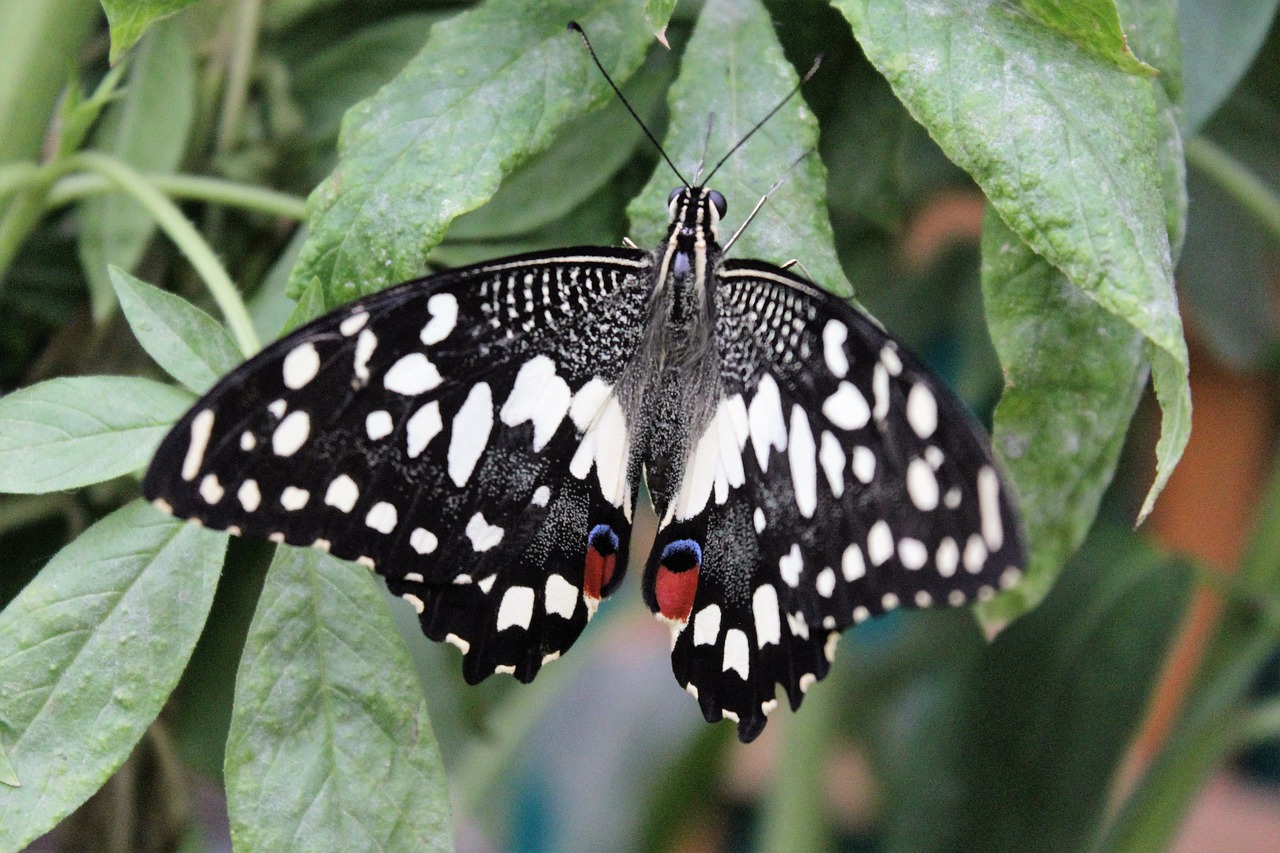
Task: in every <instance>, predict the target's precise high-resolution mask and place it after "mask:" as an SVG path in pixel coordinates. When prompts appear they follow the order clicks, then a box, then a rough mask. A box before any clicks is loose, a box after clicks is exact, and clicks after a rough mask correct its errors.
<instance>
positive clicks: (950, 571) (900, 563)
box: [645, 261, 1026, 740]
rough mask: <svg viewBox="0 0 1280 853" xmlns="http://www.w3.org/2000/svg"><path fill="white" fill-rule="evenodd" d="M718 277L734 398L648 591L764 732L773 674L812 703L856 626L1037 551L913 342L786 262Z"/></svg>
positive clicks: (688, 649)
mask: <svg viewBox="0 0 1280 853" xmlns="http://www.w3.org/2000/svg"><path fill="white" fill-rule="evenodd" d="M714 281H715V308H716V346H717V350H718V358H719V364H720V370H721V375H720V377H719V380H720V381H719V402H718V405H717V407H716V409H715V413H714V414H713V415H712V417H711V420H710V424H709V426H707V428H706V429H705V430H704V431H703V433H702V434H701V435H700V436H694V437H693V440H692V446H691V448H690V457H689V461H688V464H687V465H686V467H685V474H684V480H683V482H682V483H681V487H680V490H679V493H678V494H677V495H676V497H675V498H674V500H672V501H671V502H670V504H669V505H668V506H666V507H660V508H659V511H660V517H661V524H662V526H661V528H660V532H659V534H658V538H657V542H656V543H655V545H654V549H653V552H652V554H651V555H650V558H649V560H648V564H647V566H646V573H645V598H646V601H647V602H648V604H649V606H650V607H651V608H652V609H653V610H655V611H657V612H659V613H660V614H661V615H664V616H666V617H667V618H668V621H670V622H671V623H672V628H673V632H675V636H674V645H673V650H672V664H673V668H674V670H675V675H676V678H677V679H678V680H679V681H680V683H681V684H682V685H684V686H685V687H686V688H687V689H688V690H689V692H690V693H692V694H694V695H695V696H696V697H697V698H698V701H699V704H700V705H701V708H702V710H703V713H704V715H705V716H706V717H707V719H708V720H717V719H720V718H721V717H722V716H724V717H728V718H730V719H735V720H737V721H738V729H739V734H740V735H741V737H742V738H743V739H744V740H750V739H752V738H754V737H755V736H756V735H757V734H758V733H759V732H760V730H761V729H762V728H763V727H764V724H765V715H766V714H767V713H768V712H769V711H770V710H772V709H773V708H774V707H776V705H777V701H776V699H775V690H776V688H775V684H781V685H782V686H783V689H784V690H785V692H786V695H787V698H788V700H789V701H790V704H791V706H792V707H793V708H795V707H797V706H798V705H799V704H800V701H801V699H802V697H803V694H804V693H805V691H806V690H807V689H808V688H809V686H810V685H811V684H813V683H814V682H815V681H817V680H819V679H821V678H823V677H824V676H825V675H826V673H827V671H828V668H829V665H830V661H831V659H832V657H833V654H834V650H835V644H836V640H837V639H838V638H839V635H840V632H841V631H843V630H844V629H846V628H848V627H849V626H850V625H852V624H854V623H857V622H861V621H862V620H864V619H866V618H868V617H870V616H872V615H876V614H879V613H883V612H886V611H889V610H893V609H896V608H899V607H929V606H932V605H958V604H963V603H966V602H969V601H972V600H975V599H981V598H986V597H988V596H990V595H991V594H993V593H994V591H995V590H997V589H999V588H1002V587H1005V586H1008V585H1010V584H1011V583H1013V582H1015V581H1016V580H1017V579H1018V577H1019V576H1020V573H1021V570H1022V569H1023V567H1025V565H1026V555H1025V551H1024V547H1023V544H1022V540H1021V532H1020V530H1019V527H1018V521H1017V516H1016V514H1015V512H1014V510H1013V505H1012V503H1011V501H1010V499H1009V496H1008V494H1007V491H1006V489H1005V487H1004V485H1003V481H1002V479H1001V477H1000V475H999V473H998V470H997V468H996V466H995V463H994V462H993V461H992V458H991V453H990V449H989V445H988V442H987V439H986V437H985V435H984V434H983V433H982V431H981V429H980V428H979V427H978V426H977V425H976V424H975V423H974V422H973V418H972V416H971V415H969V414H968V412H967V411H966V410H965V409H964V408H963V405H962V404H961V403H960V402H959V401H958V400H957V399H956V398H955V396H954V395H953V394H952V393H951V392H950V391H949V390H948V389H947V388H946V387H945V386H944V385H943V384H942V383H941V382H940V381H939V380H938V379H937V378H936V377H935V376H934V375H933V374H932V373H930V372H929V371H928V369H927V368H925V367H924V366H923V365H922V364H921V363H920V362H919V361H918V360H917V359H916V358H915V357H914V356H913V355H912V354H911V353H909V352H908V351H907V350H906V349H905V348H904V347H902V346H901V345H900V344H898V343H897V342H895V341H894V340H893V339H892V338H891V337H890V336H889V335H887V334H886V333H885V332H884V331H883V330H882V329H881V328H879V327H878V326H876V325H875V324H874V323H872V322H871V321H870V320H869V319H868V318H867V317H865V316H864V315H862V314H861V313H859V312H858V311H856V310H854V309H853V308H851V307H850V306H849V305H848V304H846V303H844V302H843V301H841V300H838V299H836V298H834V297H831V296H829V295H828V294H826V293H824V292H822V291H820V290H818V289H817V288H816V287H814V286H813V285H812V284H810V283H808V282H806V281H804V280H803V279H799V278H797V277H795V276H793V275H791V274H789V273H787V272H785V271H783V270H781V269H779V268H777V267H775V266H772V265H770V264H764V263H758V262H750V261H742V262H725V263H723V264H721V265H720V267H719V269H718V272H717V275H716V276H715V278H714ZM695 558H696V559H695ZM682 595H683V598H682V597H681V596H682ZM690 596H692V597H691V599H690Z"/></svg>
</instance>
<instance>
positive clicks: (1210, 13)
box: [1178, 0, 1278, 135]
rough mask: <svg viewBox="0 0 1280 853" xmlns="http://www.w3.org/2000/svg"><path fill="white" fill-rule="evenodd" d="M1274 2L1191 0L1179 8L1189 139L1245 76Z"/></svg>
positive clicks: (1185, 124) (1185, 123)
mask: <svg viewBox="0 0 1280 853" xmlns="http://www.w3.org/2000/svg"><path fill="white" fill-rule="evenodd" d="M1277 3H1278V0H1196V2H1194V3H1179V4H1178V28H1179V29H1180V30H1181V31H1182V50H1183V53H1184V54H1185V56H1186V116H1185V118H1184V120H1183V128H1184V129H1185V130H1186V132H1187V134H1188V135H1191V134H1194V133H1195V132H1196V131H1197V130H1199V129H1200V127H1201V125H1203V124H1204V123H1205V122H1207V121H1208V120H1209V118H1210V117H1211V116H1212V115H1213V114H1214V113H1215V112H1217V110H1218V107H1220V106H1222V104H1223V103H1224V102H1225V101H1226V100H1227V96H1228V95H1230V94H1231V91H1232V90H1233V89H1235V87H1236V84H1237V83H1239V82H1240V78H1241V77H1243V76H1244V73H1245V71H1247V70H1248V68H1249V65H1250V63H1252V62H1253V58H1254V56H1255V55H1256V54H1257V53H1258V48H1259V47H1261V46H1262V42H1263V40H1264V39H1265V38H1266V37H1267V32H1268V30H1269V29H1270V27H1271V23H1272V21H1274V20H1275V16H1276V6H1277Z"/></svg>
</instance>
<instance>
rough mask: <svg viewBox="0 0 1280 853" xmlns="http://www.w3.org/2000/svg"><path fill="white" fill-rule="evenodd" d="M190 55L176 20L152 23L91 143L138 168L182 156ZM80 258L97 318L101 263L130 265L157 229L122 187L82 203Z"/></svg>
mask: <svg viewBox="0 0 1280 853" xmlns="http://www.w3.org/2000/svg"><path fill="white" fill-rule="evenodd" d="M195 86H196V79H195V61H194V57H193V55H192V51H191V46H190V44H188V43H187V37H186V34H185V32H184V30H183V28H182V27H181V26H179V25H178V23H177V22H174V21H170V22H167V23H162V24H160V25H158V26H156V27H155V28H154V29H153V30H152V31H151V34H150V35H149V36H148V37H147V39H146V41H144V42H143V44H142V45H141V46H140V47H139V48H138V51H137V53H136V54H135V55H134V56H133V58H132V61H131V62H130V63H129V76H128V81H127V84H126V86H125V89H124V91H123V92H122V94H121V96H120V97H119V98H118V99H117V100H116V101H115V102H114V103H112V104H111V106H110V107H108V108H107V110H106V111H105V113H104V114H103V116H102V121H101V122H100V123H99V124H98V126H97V128H96V129H95V130H94V133H93V145H94V147H95V148H97V149H100V150H103V151H106V152H108V153H110V154H113V155H114V156H116V157H118V158H119V159H120V160H121V161H123V162H125V163H127V164H128V165H130V166H132V167H134V168H135V169H138V170H139V171H143V172H151V173H166V172H171V171H173V170H174V169H175V168H176V167H177V166H178V164H179V163H180V162H181V161H182V155H183V152H184V151H185V149H186V146H187V138H188V135H189V134H190V132H191V123H192V120H193V119H194V117H195ZM79 215H80V232H79V248H80V265H81V268H82V269H83V270H84V273H85V276H86V277H87V278H88V279H89V287H90V295H91V304H92V309H93V316H94V319H95V320H98V321H101V320H102V319H104V318H105V317H106V316H107V314H108V313H109V312H110V310H111V308H112V307H113V306H114V303H115V300H114V298H113V291H112V289H111V281H110V279H109V278H108V276H107V265H108V264H115V265H116V266H118V267H121V268H123V269H126V270H131V269H133V268H134V267H135V266H136V265H137V263H138V260H139V259H140V258H141V257H142V252H143V250H144V249H145V248H146V246H147V242H148V241H149V240H150V239H151V235H152V234H153V233H154V232H155V223H154V222H153V221H152V219H151V217H150V215H148V214H147V212H146V211H145V210H143V209H142V207H141V206H140V205H139V204H138V203H137V202H136V201H134V200H133V198H132V197H130V196H129V195H127V194H125V193H121V192H111V193H107V194H105V195H101V196H97V197H94V198H88V199H85V201H84V202H83V203H82V204H81V205H80V214H79Z"/></svg>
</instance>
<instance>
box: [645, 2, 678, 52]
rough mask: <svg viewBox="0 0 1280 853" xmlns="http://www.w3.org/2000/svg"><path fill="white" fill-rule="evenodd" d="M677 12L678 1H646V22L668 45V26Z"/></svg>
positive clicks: (655, 34) (658, 37) (660, 39)
mask: <svg viewBox="0 0 1280 853" xmlns="http://www.w3.org/2000/svg"><path fill="white" fill-rule="evenodd" d="M675 10H676V0H644V20H645V22H646V23H647V24H648V25H649V29H650V30H652V31H653V34H654V36H656V37H657V39H658V40H659V41H660V42H662V43H663V44H666V43H667V24H669V23H670V22H671V13H672V12H674V11H675Z"/></svg>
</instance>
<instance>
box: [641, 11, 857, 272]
mask: <svg viewBox="0 0 1280 853" xmlns="http://www.w3.org/2000/svg"><path fill="white" fill-rule="evenodd" d="M797 82H799V81H798V77H797V75H796V71H795V69H794V68H793V67H792V66H791V64H790V63H789V62H788V61H787V59H786V57H785V56H783V54H782V47H781V46H780V45H779V44H778V40H777V36H776V35H775V34H774V31H773V24H772V22H771V21H770V19H769V15H768V13H767V12H766V11H765V9H764V7H763V6H761V5H760V4H759V3H758V2H755V1H754V0H749V2H741V3H737V2H728V0H711V2H708V3H707V4H706V5H705V6H704V7H703V9H702V13H701V15H699V17H698V22H697V24H696V26H695V28H694V31H693V36H692V37H691V38H690V39H689V44H688V45H687V46H686V48H685V50H684V59H683V61H682V63H681V66H680V76H679V78H678V79H677V80H676V82H675V84H674V85H673V86H672V87H671V93H670V95H669V96H668V103H669V104H670V109H671V123H670V127H669V129H668V131H667V137H666V140H665V142H664V147H665V148H666V151H667V154H668V156H670V157H671V159H672V161H674V163H675V164H676V166H677V167H678V168H679V169H680V171H681V172H682V173H684V176H685V177H686V178H688V179H689V180H690V181H693V180H694V179H695V178H694V175H695V173H696V172H697V170H698V168H699V164H700V162H701V160H702V157H703V152H704V150H705V151H706V153H707V157H708V158H709V159H710V162H709V163H707V164H705V166H706V169H710V168H711V167H712V166H713V165H714V164H715V162H716V161H717V160H719V159H720V157H721V156H722V155H724V154H725V153H727V152H728V151H729V149H730V148H732V147H733V145H734V144H736V143H737V142H739V141H740V140H741V139H742V138H743V136H745V135H746V133H747V132H748V131H749V130H750V129H751V128H752V127H753V126H754V125H755V124H756V122H758V121H759V120H760V119H762V118H764V117H765V115H767V114H768V112H769V111H770V110H771V109H773V108H774V107H775V106H777V105H778V102H779V101H781V100H782V99H783V98H784V97H786V95H787V94H788V93H789V92H790V91H791V90H792V89H793V88H794V87H795V85H796V83H797ZM708 122H710V127H711V133H710V136H708V133H707V127H708ZM817 145H818V124H817V120H816V119H815V118H814V117H813V113H811V112H810V111H809V108H808V107H806V106H805V104H804V101H803V99H802V98H801V97H800V96H799V95H797V96H796V97H795V98H792V99H791V100H790V101H789V102H788V103H787V105H786V106H785V107H783V108H782V110H781V111H779V112H778V114H777V115H775V116H774V117H773V118H772V119H770V120H769V122H768V123H767V124H765V125H764V127H762V128H761V129H760V130H759V132H757V133H756V134H755V135H754V136H752V137H751V140H750V141H749V142H747V143H746V145H744V146H743V147H742V148H740V149H739V150H738V151H737V152H736V153H734V154H733V156H731V157H730V158H729V159H728V161H726V162H725V164H724V166H722V167H721V168H720V170H719V171H718V172H716V173H715V175H714V177H712V178H711V181H710V185H711V186H713V187H714V188H716V189H718V190H719V191H720V192H721V193H723V194H724V196H725V198H726V199H727V200H728V203H729V210H728V215H727V216H726V217H725V219H724V221H723V222H722V224H721V226H720V228H721V233H720V240H721V243H724V242H727V241H728V239H729V237H730V236H731V235H732V234H733V233H734V231H735V230H736V229H737V227H738V226H739V225H740V224H741V223H742V222H743V221H744V220H745V219H746V217H747V215H748V214H749V213H750V212H751V209H752V207H754V206H755V204H756V202H757V201H758V200H759V199H760V197H761V196H763V195H764V194H765V192H767V191H768V190H769V187H770V186H771V185H772V184H773V183H774V182H775V181H778V180H783V181H784V182H783V184H782V186H781V187H779V188H778V190H777V192H775V193H774V194H773V195H772V196H771V197H770V198H769V201H768V202H766V204H765V206H764V207H763V208H762V209H761V211H760V214H759V216H757V217H756V219H755V221H754V222H753V223H752V224H751V225H750V226H749V227H748V228H747V230H746V231H745V232H743V234H742V237H741V239H739V240H738V242H737V243H735V244H734V246H733V247H732V249H731V255H732V256H734V257H740V258H759V259H760V260H765V261H771V262H773V263H777V264H781V263H784V262H786V261H788V260H791V259H792V258H796V259H798V260H800V261H801V262H802V263H803V264H804V265H805V267H806V268H807V269H808V270H809V272H810V273H812V275H813V277H814V280H815V281H816V282H817V283H818V284H820V285H822V286H823V287H825V288H827V289H828V290H831V291H832V292H835V293H839V294H842V295H846V296H847V295H849V294H850V293H851V289H850V287H849V284H848V282H847V281H846V280H845V277H844V273H843V272H842V271H841V270H840V263H839V261H838V260H837V258H836V253H835V248H834V246H833V245H832V236H831V222H830V220H829V219H828V217H827V209H826V203H825V198H826V192H825V189H826V168H825V167H824V166H823V165H822V161H821V160H820V159H819V158H818V157H817V155H816V153H815V149H816V148H817ZM797 161H798V162H797ZM703 177H705V170H704V176H703ZM679 184H680V180H679V179H678V178H677V177H676V176H675V175H672V174H671V172H670V170H669V169H668V168H667V166H666V165H665V164H660V165H659V166H658V169H657V171H656V172H654V175H653V178H652V179H650V181H649V183H648V184H647V185H646V186H645V188H644V191H643V192H641V193H640V195H638V196H637V197H636V198H635V200H633V201H632V202H631V204H630V206H629V207H628V208H627V213H628V216H629V217H630V219H631V227H632V234H631V237H632V239H633V240H635V241H636V242H637V243H639V244H640V245H642V246H647V245H656V244H657V243H658V241H659V240H661V239H662V237H663V235H664V234H665V233H666V225H667V223H666V210H667V204H666V199H667V196H668V194H669V193H670V192H671V189H672V188H673V187H676V186H679Z"/></svg>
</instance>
